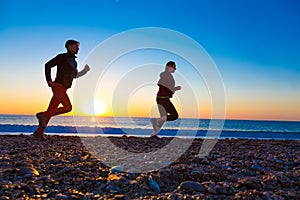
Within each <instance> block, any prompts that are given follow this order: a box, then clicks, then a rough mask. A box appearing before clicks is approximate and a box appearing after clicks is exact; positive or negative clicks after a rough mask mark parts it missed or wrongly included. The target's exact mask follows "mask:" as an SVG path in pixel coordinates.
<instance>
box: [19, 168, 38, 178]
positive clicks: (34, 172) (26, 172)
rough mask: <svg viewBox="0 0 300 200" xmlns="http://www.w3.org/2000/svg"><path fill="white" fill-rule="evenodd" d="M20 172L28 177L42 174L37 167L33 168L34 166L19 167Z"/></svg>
mask: <svg viewBox="0 0 300 200" xmlns="http://www.w3.org/2000/svg"><path fill="white" fill-rule="evenodd" d="M19 173H20V175H21V176H24V177H25V176H26V177H28V176H34V175H35V176H39V175H40V174H39V172H38V171H37V170H36V169H35V168H33V167H21V168H20V169H19Z"/></svg>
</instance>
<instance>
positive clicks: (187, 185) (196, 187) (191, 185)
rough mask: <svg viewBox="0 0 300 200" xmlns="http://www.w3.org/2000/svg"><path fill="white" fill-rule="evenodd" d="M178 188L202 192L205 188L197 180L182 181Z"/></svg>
mask: <svg viewBox="0 0 300 200" xmlns="http://www.w3.org/2000/svg"><path fill="white" fill-rule="evenodd" d="M179 189H180V190H188V191H195V192H204V191H205V188H204V187H203V186H202V185H201V184H200V183H198V182H194V181H184V182H182V183H181V184H180V185H179Z"/></svg>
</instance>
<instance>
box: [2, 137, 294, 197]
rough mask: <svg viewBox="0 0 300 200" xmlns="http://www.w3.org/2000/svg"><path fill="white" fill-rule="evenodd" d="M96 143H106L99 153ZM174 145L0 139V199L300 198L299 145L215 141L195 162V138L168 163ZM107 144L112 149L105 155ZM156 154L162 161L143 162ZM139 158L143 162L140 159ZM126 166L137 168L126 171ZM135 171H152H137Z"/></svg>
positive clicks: (164, 141) (124, 139) (144, 141)
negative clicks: (180, 153) (113, 147)
mask: <svg viewBox="0 0 300 200" xmlns="http://www.w3.org/2000/svg"><path fill="white" fill-rule="evenodd" d="M107 140H109V141H110V144H109V143H108V142H107ZM86 141H94V142H89V143H87V142H86ZM99 141H105V142H104V144H102V145H100V146H97V144H99ZM172 141H174V138H172V137H165V138H147V137H144V138H143V137H106V138H103V137H100V136H99V137H97V138H92V137H89V138H87V139H83V138H81V137H78V136H58V135H51V136H47V140H46V141H38V140H34V139H32V138H31V137H30V136H28V135H0V152H1V154H0V156H1V159H0V199H1V200H2V199H299V197H300V141H299V140H249V139H224V140H218V141H217V142H216V144H215V145H214V146H213V148H212V149H211V151H209V152H208V154H207V155H206V156H202V157H199V151H200V148H201V146H202V144H203V142H204V140H203V139H199V138H198V139H194V140H193V141H192V142H191V144H190V145H189V148H187V150H186V151H184V153H183V154H182V155H179V156H178V158H176V159H175V158H172V159H173V160H172V159H171V160H170V159H168V155H173V152H170V149H168V148H165V147H166V146H168V145H169V144H172ZM180 142H184V143H187V142H186V141H185V139H183V138H181V139H179V140H178V143H176V144H177V145H178V146H177V147H178V149H180V147H179V145H180ZM100 143H101V142H100ZM91 144H92V145H91ZM105 144H106V145H107V146H105ZM111 144H114V146H115V147H117V148H115V149H111V150H110V151H107V149H109V148H111V147H110V146H111ZM174 144H175V143H174ZM91 146H93V147H94V148H92V147H91ZM173 146H174V145H173ZM93 149H94V150H93ZM96 149H97V150H96ZM175 149H176V146H175ZM159 150H162V151H160V154H159V155H162V156H160V159H157V158H156V160H155V159H154V161H153V160H151V159H150V160H149V158H147V156H148V155H152V154H151V153H152V152H153V154H155V153H156V152H158V151H159ZM164 151H165V152H164ZM172 151H173V150H172ZM97 152H102V154H101V153H100V154H97ZM103 152H104V153H103ZM121 152H130V153H129V155H131V156H132V155H134V158H129V157H126V156H124V155H123V154H122V153H121ZM106 154H107V155H106ZM144 154H145V155H147V156H144V157H143V159H141V158H139V157H138V155H144ZM99 155H101V156H99ZM112 158H113V159H112ZM131 159H133V160H131ZM134 159H135V160H134ZM112 160H113V162H112ZM162 160H163V161H162ZM155 161H157V162H155ZM128 163H132V166H134V167H132V168H130V169H127V168H126V166H125V165H128ZM137 163H146V164H147V166H150V165H151V166H152V167H154V168H155V167H156V168H155V169H154V170H151V167H149V168H147V167H142V168H140V169H138V166H140V165H137ZM142 166H145V165H142ZM160 167H162V168H160ZM141 170H144V172H141ZM147 170H148V171H147Z"/></svg>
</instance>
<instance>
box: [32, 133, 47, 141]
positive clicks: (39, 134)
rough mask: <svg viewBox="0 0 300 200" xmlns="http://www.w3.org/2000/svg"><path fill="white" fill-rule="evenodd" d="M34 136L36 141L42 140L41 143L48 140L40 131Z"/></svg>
mask: <svg viewBox="0 0 300 200" xmlns="http://www.w3.org/2000/svg"><path fill="white" fill-rule="evenodd" d="M32 136H33V137H34V139H37V140H40V141H45V140H46V136H45V134H44V133H40V132H38V131H35V132H34V133H33V134H32Z"/></svg>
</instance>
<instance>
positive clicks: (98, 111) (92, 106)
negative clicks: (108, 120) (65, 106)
mask: <svg viewBox="0 0 300 200" xmlns="http://www.w3.org/2000/svg"><path fill="white" fill-rule="evenodd" d="M82 111H83V113H84V114H86V115H90V116H94V115H102V114H104V113H105V112H106V106H105V104H104V103H103V102H101V101H99V100H94V101H93V100H90V101H87V102H85V103H84V104H83V106H82Z"/></svg>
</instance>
